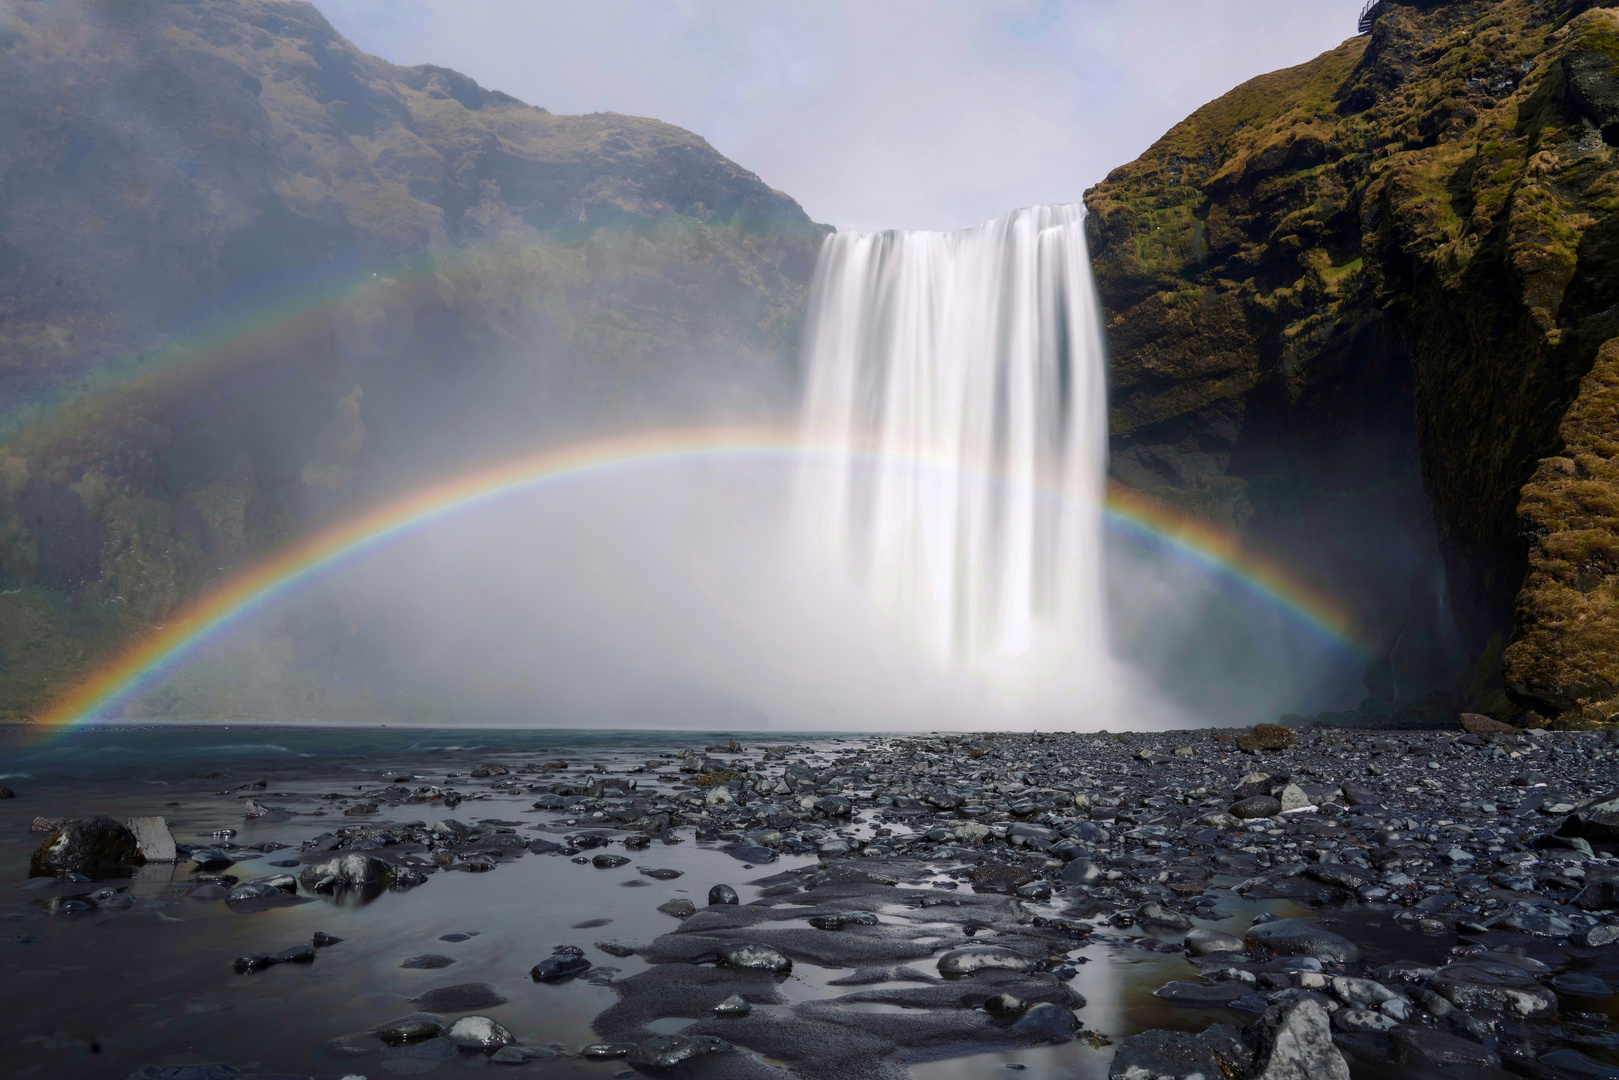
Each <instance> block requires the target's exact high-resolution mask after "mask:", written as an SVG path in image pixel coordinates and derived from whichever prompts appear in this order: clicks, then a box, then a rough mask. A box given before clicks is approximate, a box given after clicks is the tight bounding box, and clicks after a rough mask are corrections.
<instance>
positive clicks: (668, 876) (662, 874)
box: [641, 867, 685, 881]
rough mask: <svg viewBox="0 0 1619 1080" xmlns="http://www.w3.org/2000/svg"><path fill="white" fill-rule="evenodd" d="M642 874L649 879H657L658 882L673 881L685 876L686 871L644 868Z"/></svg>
mask: <svg viewBox="0 0 1619 1080" xmlns="http://www.w3.org/2000/svg"><path fill="white" fill-rule="evenodd" d="M641 873H643V874H645V875H646V876H647V877H649V878H654V879H656V880H658V881H673V880H674V879H675V878H677V877H680V876H681V875H682V874H684V873H685V871H684V870H666V869H664V868H663V867H653V868H651V869H647V868H645V867H643V868H642V869H641Z"/></svg>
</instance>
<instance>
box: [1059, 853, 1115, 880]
mask: <svg viewBox="0 0 1619 1080" xmlns="http://www.w3.org/2000/svg"><path fill="white" fill-rule="evenodd" d="M1058 877H1060V878H1061V879H1062V880H1063V881H1065V882H1067V883H1068V884H1070V885H1094V884H1096V883H1097V882H1098V881H1101V880H1102V879H1103V878H1105V877H1107V871H1105V870H1103V869H1102V868H1101V867H1099V866H1097V865H1096V864H1095V863H1093V862H1092V861H1091V860H1089V859H1074V860H1073V861H1072V862H1070V863H1069V864H1068V865H1067V866H1065V867H1063V868H1062V873H1061V874H1059V875H1058Z"/></svg>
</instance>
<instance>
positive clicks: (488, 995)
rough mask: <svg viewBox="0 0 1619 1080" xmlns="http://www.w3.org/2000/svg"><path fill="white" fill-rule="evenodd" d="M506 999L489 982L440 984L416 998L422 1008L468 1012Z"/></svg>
mask: <svg viewBox="0 0 1619 1080" xmlns="http://www.w3.org/2000/svg"><path fill="white" fill-rule="evenodd" d="M505 1000H506V999H505V998H504V997H502V996H501V995H500V994H498V993H496V992H495V988H494V987H492V986H490V985H489V984H488V983H457V984H455V985H453V986H440V987H436V988H435V989H432V990H429V991H428V992H427V993H425V994H423V995H421V996H420V997H418V998H415V999H414V1001H415V1003H416V1004H417V1005H420V1006H421V1007H422V1008H424V1009H428V1010H431V1011H436V1012H467V1011H469V1010H471V1009H488V1008H492V1007H493V1006H496V1005H500V1004H503V1003H504V1002H505Z"/></svg>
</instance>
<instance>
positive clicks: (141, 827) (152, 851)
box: [35, 817, 178, 863]
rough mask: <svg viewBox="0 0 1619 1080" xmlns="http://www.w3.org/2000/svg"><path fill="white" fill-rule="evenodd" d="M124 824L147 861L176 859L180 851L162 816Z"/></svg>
mask: <svg viewBox="0 0 1619 1080" xmlns="http://www.w3.org/2000/svg"><path fill="white" fill-rule="evenodd" d="M35 820H36V821H37V820H38V819H37V818H36V819H35ZM124 824H125V826H126V827H127V828H128V829H129V831H130V832H131V833H133V834H134V836H135V849H136V850H137V851H139V852H140V853H141V857H142V858H144V859H145V860H146V861H147V862H149V863H159V862H164V863H171V862H174V861H175V859H176V858H177V856H178V852H177V851H176V850H175V846H174V834H173V833H171V832H169V824H168V822H167V821H164V820H163V819H162V818H161V817H137V818H130V819H129V820H128V821H127V822H125V823H124Z"/></svg>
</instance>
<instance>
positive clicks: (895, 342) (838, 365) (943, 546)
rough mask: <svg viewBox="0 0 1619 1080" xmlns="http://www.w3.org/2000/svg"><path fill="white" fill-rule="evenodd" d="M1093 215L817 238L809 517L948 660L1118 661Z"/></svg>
mask: <svg viewBox="0 0 1619 1080" xmlns="http://www.w3.org/2000/svg"><path fill="white" fill-rule="evenodd" d="M1083 216H1084V208H1083V207H1082V206H1079V205H1070V206H1037V207H1031V208H1028V209H1023V210H1016V211H1013V212H1012V213H1010V214H1007V215H1005V216H1003V217H999V218H996V219H995V220H994V221H991V222H989V223H987V224H985V225H981V226H979V227H977V228H974V229H966V230H963V231H961V232H950V233H937V232H893V231H890V232H882V233H846V234H839V235H836V236H833V237H831V238H830V239H829V240H828V241H827V243H826V245H825V247H823V249H822V252H821V258H820V264H819V267H818V269H817V271H816V277H815V283H814V292H813V297H812V300H811V306H810V315H809V329H808V333H807V335H806V341H805V355H806V363H807V369H808V375H809V378H808V387H807V394H806V400H805V405H804V417H803V430H804V438H805V441H806V444H807V449H808V450H809V455H808V459H809V462H810V463H809V464H806V465H805V466H804V468H803V470H802V473H801V475H800V478H799V485H798V489H797V495H796V497H797V503H796V512H797V514H798V519H797V529H798V531H799V533H800V535H803V536H808V537H813V538H814V540H815V541H816V542H817V543H818V544H819V545H820V546H821V547H822V549H823V550H824V551H825V552H826V553H828V554H830V556H831V557H832V558H833V559H834V560H836V561H837V562H839V563H841V564H842V565H843V566H844V567H845V568H846V569H847V570H848V572H849V573H850V574H852V575H853V576H854V577H855V578H856V580H858V581H860V582H861V583H863V585H864V587H865V589H866V591H867V594H868V596H869V598H870V600H871V602H872V604H873V605H874V606H875V607H876V608H877V609H878V610H879V611H881V612H882V613H883V614H884V615H885V616H886V617H887V618H888V619H889V621H890V623H891V625H892V626H893V627H894V628H895V630H896V633H897V634H898V636H899V637H900V638H901V639H902V640H904V641H905V643H906V644H907V645H908V646H910V647H911V648H912V649H914V650H915V651H917V652H919V653H920V654H922V655H923V656H925V657H927V658H928V659H930V660H932V661H933V662H934V663H936V664H937V665H938V666H939V667H941V668H949V669H955V670H960V671H966V672H973V673H985V674H991V673H1000V674H1013V675H1016V676H1019V677H1025V676H1027V675H1029V674H1030V673H1032V672H1038V671H1040V670H1056V669H1059V668H1060V670H1062V671H1064V672H1065V673H1067V674H1068V675H1069V676H1077V677H1078V678H1079V679H1080V680H1081V681H1083V682H1088V683H1090V684H1092V685H1094V684H1096V683H1099V682H1101V681H1102V680H1103V679H1104V672H1105V671H1106V670H1107V664H1106V662H1105V661H1106V653H1107V644H1106V632H1105V612H1104V610H1103V606H1104V605H1103V593H1102V587H1101V574H1102V567H1101V547H1102V543H1101V529H1100V524H1101V521H1100V510H1101V500H1102V494H1103V477H1104V470H1105V454H1106V405H1105V375H1104V366H1103V365H1104V361H1105V357H1104V352H1103V346H1102V339H1101V334H1100V330H1099V326H1098V312H1097V305H1096V300H1095V293H1094V289H1093V285H1092V282H1091V275H1090V264H1089V260H1088V257H1087V255H1086V250H1085V240H1084V234H1083V231H1082V228H1083V226H1082V221H1083ZM829 460H830V461H831V462H833V464H830V465H829V464H827V462H828V461H829Z"/></svg>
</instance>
